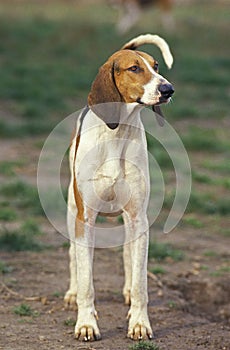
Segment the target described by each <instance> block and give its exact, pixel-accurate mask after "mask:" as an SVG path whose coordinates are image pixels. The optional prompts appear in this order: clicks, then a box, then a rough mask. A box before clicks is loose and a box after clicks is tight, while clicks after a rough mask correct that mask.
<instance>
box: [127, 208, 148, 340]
mask: <svg viewBox="0 0 230 350" xmlns="http://www.w3.org/2000/svg"><path fill="white" fill-rule="evenodd" d="M147 226H148V224H147V217H146V215H145V214H143V215H139V217H138V218H137V217H136V218H135V219H133V220H132V227H133V236H132V238H133V239H132V241H131V242H130V245H131V260H132V284H131V306H130V310H129V313H128V316H129V327H128V337H129V338H131V339H134V340H140V339H148V338H149V339H151V338H152V337H153V335H152V329H151V326H150V322H149V318H148V312H147V304H148V292H147V260H148V240H149V231H148V229H146V227H147ZM143 228H145V231H144V232H143Z"/></svg>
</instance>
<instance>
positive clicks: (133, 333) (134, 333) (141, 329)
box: [127, 323, 153, 340]
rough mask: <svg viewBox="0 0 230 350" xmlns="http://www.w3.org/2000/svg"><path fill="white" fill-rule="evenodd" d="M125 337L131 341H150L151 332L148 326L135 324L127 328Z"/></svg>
mask: <svg viewBox="0 0 230 350" xmlns="http://www.w3.org/2000/svg"><path fill="white" fill-rule="evenodd" d="M127 337H128V338H131V339H133V340H146V339H152V338H153V332H152V329H151V327H150V326H148V325H147V326H146V325H145V324H139V323H137V324H136V325H135V326H133V327H129V329H128V334H127Z"/></svg>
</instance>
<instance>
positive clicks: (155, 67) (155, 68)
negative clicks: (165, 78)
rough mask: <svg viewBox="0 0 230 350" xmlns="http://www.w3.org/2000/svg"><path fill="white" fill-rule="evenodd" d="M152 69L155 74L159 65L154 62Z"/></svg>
mask: <svg viewBox="0 0 230 350" xmlns="http://www.w3.org/2000/svg"><path fill="white" fill-rule="evenodd" d="M153 69H154V70H155V72H158V69H159V64H158V62H155V63H154V66H153Z"/></svg>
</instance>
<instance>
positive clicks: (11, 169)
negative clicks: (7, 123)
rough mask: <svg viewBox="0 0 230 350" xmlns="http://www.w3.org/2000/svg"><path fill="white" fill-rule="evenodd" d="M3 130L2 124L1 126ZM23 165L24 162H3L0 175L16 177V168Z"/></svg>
mask: <svg viewBox="0 0 230 350" xmlns="http://www.w3.org/2000/svg"><path fill="white" fill-rule="evenodd" d="M0 129H1V124H0ZM22 165H23V162H19V161H1V162H0V174H2V175H5V176H13V175H15V168H17V167H20V166H22Z"/></svg>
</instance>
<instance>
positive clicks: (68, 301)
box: [64, 185, 77, 310]
mask: <svg viewBox="0 0 230 350" xmlns="http://www.w3.org/2000/svg"><path fill="white" fill-rule="evenodd" d="M71 188H72V185H70V190H69V196H68V210H67V226H68V234H69V240H70V248H69V259H70V260H69V271H70V285H69V289H68V291H67V292H66V294H65V297H64V305H65V307H66V308H70V309H73V310H76V308H77V304H76V296H77V265H76V252H75V218H76V212H77V209H76V205H75V204H74V198H73V193H72V192H71Z"/></svg>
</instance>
